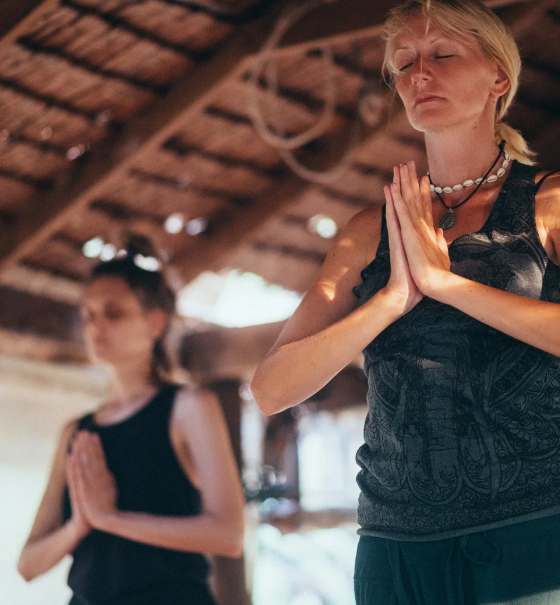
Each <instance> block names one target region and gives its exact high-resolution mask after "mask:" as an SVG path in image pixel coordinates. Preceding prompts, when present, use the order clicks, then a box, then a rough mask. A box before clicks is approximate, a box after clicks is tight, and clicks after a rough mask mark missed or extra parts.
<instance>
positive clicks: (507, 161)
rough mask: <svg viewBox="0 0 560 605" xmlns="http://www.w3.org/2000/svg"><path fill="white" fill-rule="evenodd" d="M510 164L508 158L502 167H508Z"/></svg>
mask: <svg viewBox="0 0 560 605" xmlns="http://www.w3.org/2000/svg"><path fill="white" fill-rule="evenodd" d="M508 166H509V160H506V161H505V162H504V163H503V164H502V168H507V167H508Z"/></svg>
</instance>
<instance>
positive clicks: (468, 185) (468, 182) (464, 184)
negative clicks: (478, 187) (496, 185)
mask: <svg viewBox="0 0 560 605" xmlns="http://www.w3.org/2000/svg"><path fill="white" fill-rule="evenodd" d="M473 185H474V181H473V180H472V179H468V180H467V181H465V182H464V183H463V187H472V186H473Z"/></svg>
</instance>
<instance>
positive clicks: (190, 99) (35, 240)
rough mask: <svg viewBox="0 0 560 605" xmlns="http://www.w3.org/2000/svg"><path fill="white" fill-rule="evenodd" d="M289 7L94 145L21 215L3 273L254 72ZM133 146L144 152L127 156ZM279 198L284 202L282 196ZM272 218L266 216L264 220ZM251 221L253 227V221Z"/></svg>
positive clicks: (295, 183) (339, 20)
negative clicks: (66, 180)
mask: <svg viewBox="0 0 560 605" xmlns="http://www.w3.org/2000/svg"><path fill="white" fill-rule="evenodd" d="M287 4H288V2H287V1H286V2H284V1H283V2H279V3H276V4H275V6H274V10H273V11H271V12H269V13H268V14H267V16H266V17H265V18H263V19H260V20H258V21H255V22H251V23H248V24H246V25H244V26H241V27H240V28H239V29H238V31H237V33H236V34H235V36H234V37H233V38H232V40H230V42H229V43H227V44H225V45H224V46H223V47H222V48H221V50H220V52H219V53H218V54H216V55H215V56H214V57H213V58H212V59H211V60H210V61H209V62H207V63H205V64H203V65H199V66H197V67H195V68H194V69H193V70H191V71H190V72H189V74H188V75H187V77H185V78H184V79H183V80H182V81H181V82H178V83H177V84H176V86H175V87H174V88H173V90H172V91H171V92H170V93H169V94H168V95H167V96H165V97H163V98H161V99H159V100H158V101H157V102H156V103H154V104H152V106H151V107H150V108H149V109H148V110H146V111H144V112H143V113H142V114H141V115H139V116H137V117H135V118H133V119H131V120H130V121H129V122H128V123H127V124H126V125H125V127H124V128H123V130H122V132H121V133H120V134H114V135H113V136H112V137H111V138H110V140H106V141H105V142H103V143H101V144H100V145H98V146H96V147H94V148H93V149H92V150H91V151H90V152H89V154H88V156H87V157H85V158H84V167H83V170H82V172H81V175H80V176H79V178H77V179H75V180H73V181H72V182H70V184H69V185H68V186H67V187H66V188H65V189H61V190H56V191H55V192H52V194H49V195H46V196H44V197H42V199H41V202H40V203H37V204H35V205H34V208H33V212H29V213H26V216H25V217H23V216H22V217H20V218H19V219H18V221H17V222H16V224H14V225H13V227H12V228H11V229H10V231H9V232H8V233H6V234H5V236H4V237H3V238H2V240H1V241H0V269H5V268H7V267H8V266H12V265H14V264H15V263H17V262H18V261H19V260H20V259H22V258H23V257H24V256H25V255H26V254H29V253H30V252H31V251H32V250H34V249H35V248H36V247H37V246H38V245H39V244H40V243H42V242H44V241H46V240H47V239H48V238H49V237H50V236H51V235H52V234H53V233H55V232H56V231H57V230H58V229H60V228H61V227H62V226H63V225H64V223H65V222H66V221H67V220H68V218H69V217H70V216H71V215H72V214H73V213H74V212H76V211H79V210H80V208H84V207H85V206H87V204H88V203H89V202H90V201H91V200H92V199H95V198H97V197H104V195H105V194H106V191H107V190H108V189H109V190H110V188H111V184H112V183H115V182H118V181H119V180H120V179H122V178H123V177H124V176H127V175H128V173H129V171H130V170H134V169H135V166H136V165H137V163H138V162H139V160H140V159H141V158H143V157H148V156H149V155H150V154H152V153H154V152H156V151H158V150H159V149H161V147H162V146H163V145H164V144H165V142H166V141H167V140H169V139H170V138H171V137H172V136H173V135H174V134H175V132H176V130H177V124H178V123H179V121H181V122H182V121H183V120H185V119H186V118H187V117H188V116H190V115H193V116H194V115H196V114H197V112H200V111H202V110H203V109H204V108H205V107H206V106H207V105H211V104H212V101H213V99H214V98H215V96H216V94H217V92H218V91H219V87H220V84H221V80H222V78H225V77H227V76H229V77H230V78H232V79H235V78H241V77H242V76H243V74H244V73H246V71H247V69H248V68H249V63H248V60H249V57H251V56H252V55H253V54H254V53H255V52H256V51H257V50H259V49H260V47H261V46H262V44H263V43H264V41H265V40H266V39H267V37H268V35H269V33H270V31H271V29H272V26H273V24H274V23H275V21H276V19H277V17H278V14H279V12H280V10H281V9H282V8H284V7H285V6H287ZM370 4H371V3H370V2H369V1H368V0H360V1H359V5H360V7H362V6H363V7H369V8H368V11H369V12H371V8H370ZM360 7H359V6H356V10H358V12H359V8H360ZM343 14H345V10H344V2H342V3H339V10H338V13H333V14H331V17H330V18H329V21H330V26H331V27H332V31H334V32H337V31H339V30H340V29H341V28H342V29H343V30H345V28H347V27H348V19H345V18H343ZM376 16H377V20H380V19H381V18H382V16H383V10H380V9H378V10H377V13H376ZM311 34H313V32H311ZM297 35H299V37H300V38H299V41H300V42H301V41H302V40H307V39H308V36H309V35H310V34H309V32H307V31H300V32H299V34H295V36H296V40H297ZM293 39H294V35H292V40H293ZM131 147H133V148H134V147H135V148H136V149H138V151H137V152H136V153H133V154H131V155H128V157H126V154H127V153H130V152H129V150H130V148H131ZM301 187H302V182H301V180H300V179H296V178H289V179H287V183H285V184H284V187H283V189H284V191H286V193H287V195H291V196H293V195H294V194H295V193H297V191H299V190H300V189H301ZM280 190H281V188H279V191H280ZM276 198H277V199H278V196H276ZM279 202H280V200H279V199H278V201H277V204H276V206H274V205H269V206H268V211H267V214H266V217H267V216H269V215H270V214H271V213H273V212H275V210H276V208H277V207H278V203H279ZM266 217H265V216H263V219H262V220H264V218H266ZM255 219H256V217H255ZM243 220H245V219H243ZM246 222H248V223H251V218H250V217H248V218H247V220H246ZM256 222H258V220H256V221H253V223H254V224H256Z"/></svg>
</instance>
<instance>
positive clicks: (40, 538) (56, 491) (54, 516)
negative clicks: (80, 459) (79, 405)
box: [17, 422, 85, 581]
mask: <svg viewBox="0 0 560 605" xmlns="http://www.w3.org/2000/svg"><path fill="white" fill-rule="evenodd" d="M75 426H76V422H71V423H69V424H67V425H66V426H65V427H64V429H63V431H62V433H61V436H60V438H59V443H58V446H57V450H56V453H55V457H54V461H53V465H52V470H51V474H50V477H49V480H48V483H47V488H46V490H45V493H44V495H43V498H42V500H41V504H40V505H39V510H38V511H37V515H36V517H35V521H34V523H33V527H32V529H31V533H30V534H29V537H28V539H27V542H26V543H25V545H24V547H23V549H22V551H21V554H20V557H19V560H18V565H17V567H18V571H19V573H20V574H21V576H22V577H23V578H24V579H25V580H26V581H30V580H33V579H34V578H36V577H37V576H40V575H41V574H43V573H45V572H47V571H48V570H49V569H51V568H52V567H54V566H55V565H56V564H57V563H58V562H59V561H60V560H62V559H63V558H64V556H65V555H67V554H70V553H72V552H73V551H74V550H75V549H76V547H77V546H78V544H79V543H80V542H81V541H82V539H83V538H84V536H85V533H84V531H83V529H82V528H80V527H79V526H78V524H76V523H75V522H74V519H69V520H68V521H66V522H65V523H64V522H63V508H62V507H63V497H64V489H65V487H66V454H67V451H68V445H69V443H70V439H71V438H72V434H73V432H74V430H75Z"/></svg>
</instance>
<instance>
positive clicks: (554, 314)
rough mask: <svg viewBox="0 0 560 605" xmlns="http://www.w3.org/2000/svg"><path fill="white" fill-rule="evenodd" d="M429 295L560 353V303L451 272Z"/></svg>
mask: <svg viewBox="0 0 560 605" xmlns="http://www.w3.org/2000/svg"><path fill="white" fill-rule="evenodd" d="M427 294H428V296H430V297H431V298H434V299H435V300H438V301H439V302H442V303H445V304H447V305H451V306H453V307H455V308H456V309H459V311H462V312H463V313H466V314H467V315H470V316H471V317H473V318H474V319H477V320H478V321H481V322H482V323H485V324H486V325H488V326H490V327H492V328H495V329H496V330H499V331H500V332H503V333H504V334H507V335H508V336H511V337H513V338H515V339H517V340H520V341H522V342H524V343H526V344H528V345H531V346H533V347H536V348H538V349H541V350H543V351H546V352H547V353H551V354H552V355H557V356H560V330H559V329H558V328H559V326H560V305H559V304H556V303H551V302H544V301H541V300H534V299H532V298H526V297H524V296H519V295H517V294H511V293H510V292H504V291H503V290H498V289H496V288H492V287H490V286H485V285H483V284H479V283H477V282H473V281H471V280H469V279H466V278H464V277H460V276H459V275H455V274H453V273H449V274H447V275H445V277H443V278H442V281H441V283H440V285H439V286H438V287H437V288H436V289H434V290H433V291H432V292H430V293H427Z"/></svg>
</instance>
